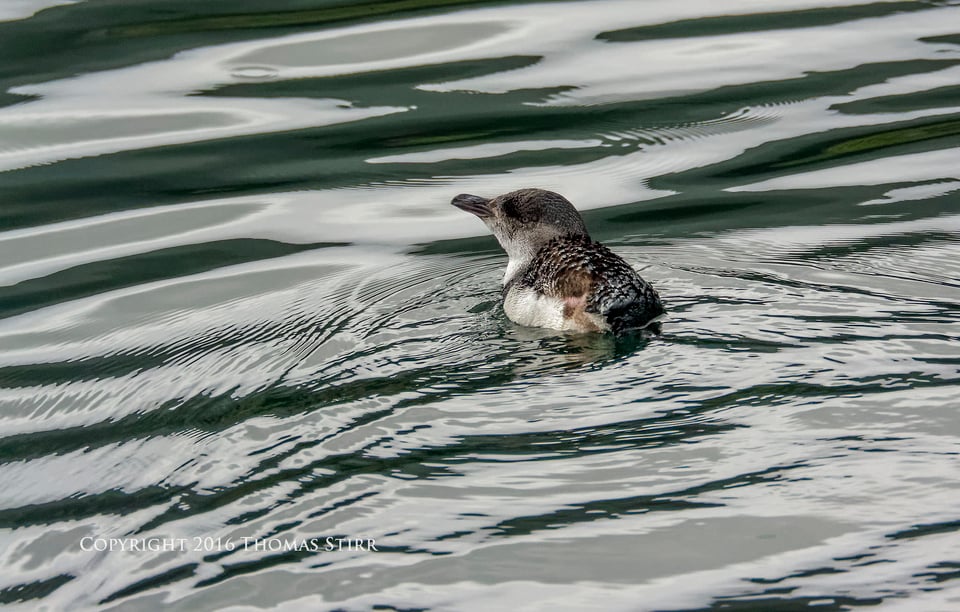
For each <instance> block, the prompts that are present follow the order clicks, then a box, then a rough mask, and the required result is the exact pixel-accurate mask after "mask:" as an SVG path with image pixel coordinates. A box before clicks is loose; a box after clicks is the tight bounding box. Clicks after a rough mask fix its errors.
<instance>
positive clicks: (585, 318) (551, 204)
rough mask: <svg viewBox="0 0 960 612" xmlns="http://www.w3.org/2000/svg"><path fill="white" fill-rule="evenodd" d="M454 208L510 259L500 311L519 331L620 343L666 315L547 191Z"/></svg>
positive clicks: (650, 292) (460, 202)
mask: <svg viewBox="0 0 960 612" xmlns="http://www.w3.org/2000/svg"><path fill="white" fill-rule="evenodd" d="M451 204H453V205H454V206H456V207H457V208H460V209H461V210H465V211H467V212H469V213H473V214H474V215H476V216H477V217H479V218H480V220H481V221H483V222H484V223H486V225H487V227H489V228H490V230H491V231H492V232H493V235H494V236H496V238H497V241H498V242H500V246H502V247H503V250H504V251H506V252H507V256H508V258H509V259H508V262H507V271H506V273H505V274H504V276H503V310H504V312H505V313H506V315H507V317H508V318H509V319H510V320H511V321H514V322H516V323H519V324H520V325H528V326H531V327H546V328H549V329H559V330H567V331H575V332H613V333H614V334H617V335H620V334H623V333H625V332H628V331H630V330H636V329H640V328H643V327H644V326H646V325H648V324H649V323H650V322H651V321H652V320H653V319H655V318H656V317H658V316H660V315H661V314H663V313H664V312H666V311H665V310H664V308H663V304H662V303H661V302H660V296H659V295H657V292H656V291H655V290H654V289H653V287H651V286H650V284H649V283H647V282H646V281H645V280H643V279H642V278H640V276H639V275H638V274H637V273H636V272H635V271H634V269H633V268H631V267H630V265H629V264H628V263H627V262H625V261H624V260H623V259H622V258H621V257H620V256H619V255H617V254H616V253H614V252H613V251H611V250H610V249H608V248H607V247H605V246H603V245H602V244H600V243H599V242H594V241H593V240H592V239H591V238H590V235H589V234H588V233H587V227H586V225H584V223H583V218H582V217H581V216H580V213H578V212H577V209H575V208H574V207H573V204H571V203H570V202H569V201H567V199H566V198H564V197H563V196H562V195H560V194H558V193H554V192H552V191H545V190H543V189H520V190H517V191H511V192H510V193H505V194H503V195H499V196H497V197H495V198H491V199H487V198H482V197H480V196H475V195H469V194H460V195H458V196H457V197H455V198H453V200H452V201H451Z"/></svg>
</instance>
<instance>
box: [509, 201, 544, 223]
mask: <svg viewBox="0 0 960 612" xmlns="http://www.w3.org/2000/svg"><path fill="white" fill-rule="evenodd" d="M525 204H526V205H525ZM502 207H503V214H505V215H506V216H508V217H510V218H512V219H516V220H518V221H520V222H521V223H529V222H531V221H535V220H536V214H535V213H536V210H534V208H535V207H533V206H530V204H529V202H526V203H524V202H520V200H519V199H518V198H509V199H507V200H504V201H503V204H502Z"/></svg>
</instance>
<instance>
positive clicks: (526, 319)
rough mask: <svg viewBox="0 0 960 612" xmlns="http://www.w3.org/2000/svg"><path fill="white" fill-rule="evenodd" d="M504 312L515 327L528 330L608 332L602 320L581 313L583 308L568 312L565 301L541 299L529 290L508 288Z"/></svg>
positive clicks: (546, 297) (589, 314)
mask: <svg viewBox="0 0 960 612" xmlns="http://www.w3.org/2000/svg"><path fill="white" fill-rule="evenodd" d="M503 311H504V312H505V313H506V315H507V318H508V319H510V320H511V321H513V322H514V323H518V324H520V325H526V326H529V327H546V328H547V329H559V330H566V331H579V332H587V331H600V330H604V329H609V327H608V326H607V324H606V322H605V321H604V320H603V319H602V318H601V317H599V316H597V315H595V314H592V313H586V312H583V310H582V308H578V309H574V312H571V308H570V305H568V303H567V302H565V301H564V300H562V299H560V298H556V297H550V296H546V295H543V294H542V293H538V292H537V291H534V290H533V289H531V288H530V287H518V286H516V285H514V286H513V287H510V289H509V290H508V291H507V295H506V296H504V298H503ZM571 315H572V316H571Z"/></svg>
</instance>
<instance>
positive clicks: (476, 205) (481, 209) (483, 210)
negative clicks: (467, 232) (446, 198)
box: [450, 193, 493, 219]
mask: <svg viewBox="0 0 960 612" xmlns="http://www.w3.org/2000/svg"><path fill="white" fill-rule="evenodd" d="M450 203H451V204H453V205H454V206H456V207H457V208H459V209H460V210H465V211H467V212H468V213H472V214H474V215H477V216H478V217H480V218H481V219H483V218H484V217H489V216H490V215H491V214H493V213H492V211H491V210H490V200H488V199H487V198H481V197H480V196H475V195H470V194H469V193H461V194H460V195H458V196H457V197H455V198H453V199H452V200H451V201H450Z"/></svg>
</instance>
